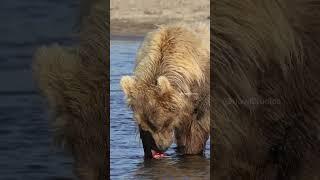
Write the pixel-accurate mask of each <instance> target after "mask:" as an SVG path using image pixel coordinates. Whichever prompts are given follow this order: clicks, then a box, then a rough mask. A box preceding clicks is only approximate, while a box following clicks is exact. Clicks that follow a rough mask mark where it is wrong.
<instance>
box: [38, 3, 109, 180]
mask: <svg viewBox="0 0 320 180" xmlns="http://www.w3.org/2000/svg"><path fill="white" fill-rule="evenodd" d="M102 4H103V3H102ZM104 9H105V7H99V6H97V7H94V8H93V9H92V11H91V13H90V16H88V17H82V18H83V24H81V25H83V27H82V28H81V32H80V45H79V47H62V46H59V45H52V46H49V47H42V48H39V49H38V50H37V52H36V54H35V57H34V63H33V71H34V77H35V79H36V81H37V83H38V85H39V88H40V90H41V92H42V94H43V95H44V96H45V97H46V99H47V102H48V105H49V110H50V114H51V119H52V124H53V127H54V130H55V131H54V135H55V138H54V139H55V141H56V142H57V144H59V145H62V146H64V147H65V148H66V149H67V150H68V151H70V152H71V154H72V156H73V159H74V172H75V175H76V176H77V177H78V178H79V179H86V180H87V179H90V180H93V179H101V180H103V179H107V178H108V174H109V172H108V171H107V167H108V164H109V161H108V159H109V157H107V154H108V151H109V133H108V130H109V129H108V125H107V124H108V121H107V118H108V117H109V114H108V111H107V110H108V107H109V101H108V98H107V97H108V93H109V90H108V88H109V73H108V72H109V61H108V57H107V51H108V46H109V42H108V33H107V31H108V26H107V25H108V23H107V14H106V13H107V12H106V10H104Z"/></svg>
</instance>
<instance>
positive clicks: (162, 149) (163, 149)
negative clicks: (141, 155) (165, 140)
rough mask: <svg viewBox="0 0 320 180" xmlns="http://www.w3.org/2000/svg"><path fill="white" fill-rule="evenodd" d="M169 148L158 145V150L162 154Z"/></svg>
mask: <svg viewBox="0 0 320 180" xmlns="http://www.w3.org/2000/svg"><path fill="white" fill-rule="evenodd" d="M168 148H169V147H168V146H165V145H158V149H159V150H160V151H162V152H165V151H166V150H167V149H168Z"/></svg>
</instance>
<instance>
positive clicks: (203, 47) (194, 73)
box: [121, 23, 210, 154]
mask: <svg viewBox="0 0 320 180" xmlns="http://www.w3.org/2000/svg"><path fill="white" fill-rule="evenodd" d="M209 38H210V37H209V26H208V24H205V23H197V24H192V25H186V24H170V25H164V26H160V27H159V28H158V29H157V30H155V31H154V32H151V33H149V34H148V35H147V36H146V37H145V40H144V42H143V44H142V46H141V47H140V49H139V51H138V54H137V59H136V66H135V70H134V74H133V76H125V77H123V78H122V79H121V86H122V88H123V90H124V92H125V94H126V97H127V102H128V104H129V106H130V107H131V108H132V110H133V112H134V118H135V120H136V122H137V124H138V125H140V126H141V128H142V129H143V130H145V131H150V132H151V134H152V136H153V138H154V140H155V143H156V145H157V147H158V148H159V149H160V150H163V151H164V150H166V149H167V148H168V147H169V146H170V145H171V144H172V142H173V141H174V134H175V137H176V140H177V145H178V147H179V149H181V151H182V152H183V153H184V154H198V153H201V152H203V149H204V146H205V143H206V141H207V139H208V137H209V126H210V123H209V118H210V114H209V101H210V97H209V71H210V66H209V51H210V50H209Z"/></svg>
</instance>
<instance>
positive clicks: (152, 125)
mask: <svg viewBox="0 0 320 180" xmlns="http://www.w3.org/2000/svg"><path fill="white" fill-rule="evenodd" d="M146 123H147V125H148V126H149V127H150V129H151V130H152V131H154V132H156V131H157V127H156V126H155V125H154V124H153V123H152V122H150V121H148V120H147V121H146Z"/></svg>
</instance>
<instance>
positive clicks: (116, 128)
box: [110, 39, 210, 180]
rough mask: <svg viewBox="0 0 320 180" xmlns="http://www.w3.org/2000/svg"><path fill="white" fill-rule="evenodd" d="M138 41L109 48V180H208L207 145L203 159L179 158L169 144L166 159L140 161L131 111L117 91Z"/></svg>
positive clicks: (131, 63)
mask: <svg viewBox="0 0 320 180" xmlns="http://www.w3.org/2000/svg"><path fill="white" fill-rule="evenodd" d="M140 43H141V40H130V41H128V40H123V39H122V40H112V41H111V49H110V60H111V63H110V65H111V67H110V70H111V71H110V80H111V84H110V91H111V92H110V98H111V99H110V108H111V109H110V117H111V119H110V128H111V131H110V135H111V138H110V139H111V147H110V171H111V173H110V174H111V179H183V180H189V179H190V180H191V179H192V180H193V179H209V177H210V174H209V172H210V160H209V157H210V154H209V153H210V151H209V142H208V143H207V147H206V154H205V155H206V156H205V157H199V156H189V157H179V156H177V155H176V153H175V152H174V149H173V147H175V145H173V146H172V147H171V148H169V150H168V151H167V152H166V154H168V155H169V157H166V158H163V159H160V160H151V161H150V162H144V160H143V148H142V143H141V141H140V137H139V135H138V133H137V132H138V129H137V128H136V125H135V123H134V121H133V119H132V112H131V111H130V110H129V109H128V108H127V106H126V104H125V99H124V94H123V93H122V91H121V90H120V85H119V82H120V78H121V76H123V75H128V74H129V75H130V74H131V73H132V70H133V66H134V59H135V56H136V52H137V49H138V47H139V45H140Z"/></svg>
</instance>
